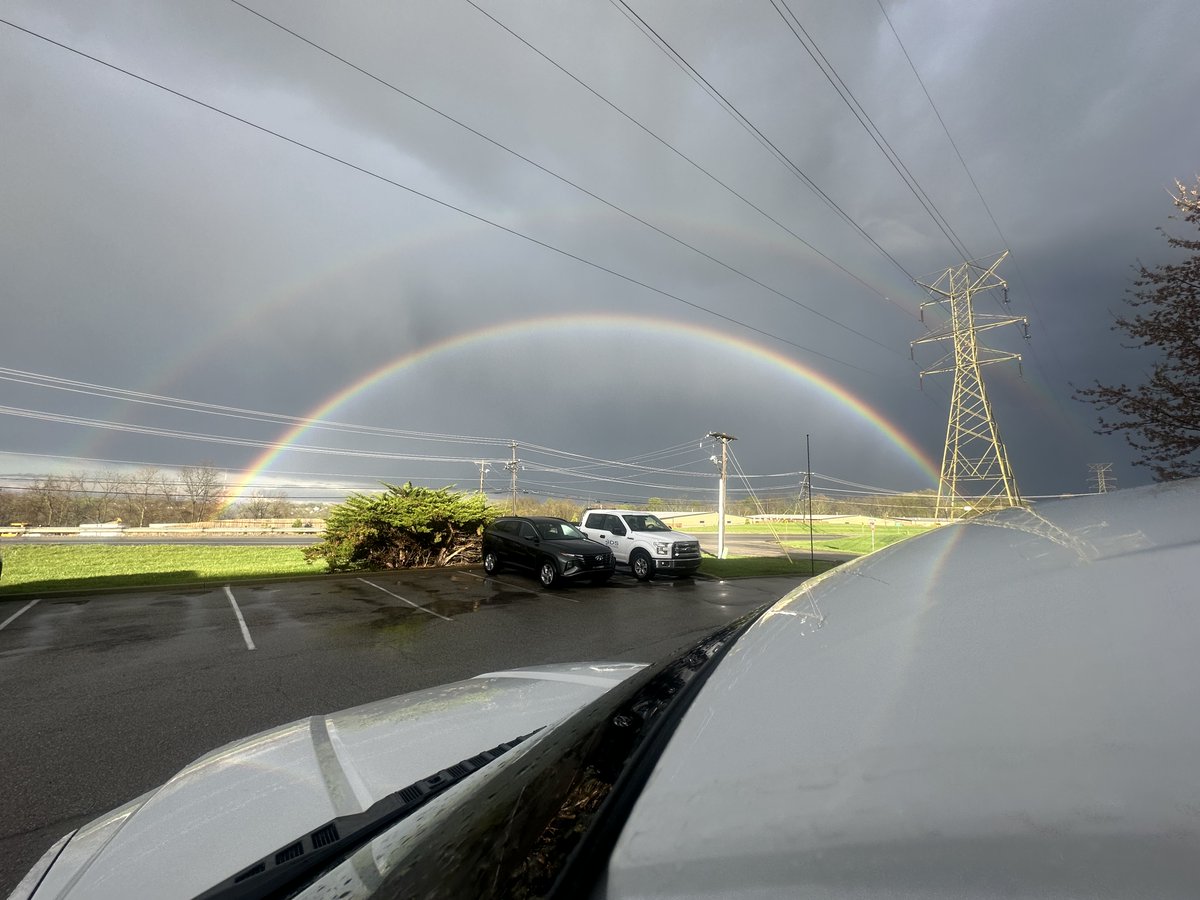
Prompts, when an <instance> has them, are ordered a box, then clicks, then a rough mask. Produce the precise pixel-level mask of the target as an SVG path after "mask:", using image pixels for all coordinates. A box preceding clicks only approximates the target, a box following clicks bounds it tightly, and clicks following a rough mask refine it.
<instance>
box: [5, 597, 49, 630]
mask: <svg viewBox="0 0 1200 900" xmlns="http://www.w3.org/2000/svg"><path fill="white" fill-rule="evenodd" d="M41 599H42V598H41V597H38V599H37V600H30V601H29V602H28V603H26V604H25V605H24V606H22V607H21V608H20V609H18V610H17V611H16V612H15V613H13V614H12V615H11V616H9V617H8V618H7V619H5V620H4V621H3V622H0V631H3V630H4V626H5V625H7V624H8V623H9V622H11V621H12V620H13V619H15V618H16V617H17V616H19V615H20V614H21V613H23V612H25V610H27V609H29V608H30V607H32V606H33V605H34V604H35V603H37V602H38V600H41Z"/></svg>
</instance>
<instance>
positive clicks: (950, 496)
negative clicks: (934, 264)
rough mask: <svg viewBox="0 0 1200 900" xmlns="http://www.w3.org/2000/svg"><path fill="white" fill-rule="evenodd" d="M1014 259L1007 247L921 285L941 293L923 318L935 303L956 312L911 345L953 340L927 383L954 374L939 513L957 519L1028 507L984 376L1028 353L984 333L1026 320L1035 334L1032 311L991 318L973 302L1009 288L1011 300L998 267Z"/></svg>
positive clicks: (926, 372) (929, 372)
mask: <svg viewBox="0 0 1200 900" xmlns="http://www.w3.org/2000/svg"><path fill="white" fill-rule="evenodd" d="M1007 256H1008V251H1007V250H1005V251H1004V253H1002V254H1000V256H999V258H997V259H996V260H995V261H994V262H992V263H991V264H990V265H989V266H987V268H984V267H982V266H981V265H979V264H977V263H976V262H974V261H972V262H965V263H963V264H962V265H960V266H955V267H953V268H949V269H947V270H946V271H945V272H943V273H942V275H941V276H940V277H939V278H938V279H937V280H936V281H935V282H933V283H932V284H925V283H923V282H920V281H918V282H917V284H919V285H921V287H923V288H925V289H926V290H927V291H929V293H930V294H931V295H932V296H933V298H934V299H933V300H930V301H926V302H925V303H923V304H921V320H922V321H924V319H925V307H927V306H943V307H946V308H947V309H948V310H949V313H950V319H949V321H948V322H946V323H944V324H943V325H942V326H941V327H940V328H938V329H936V330H934V331H932V332H930V333H929V334H928V335H926V336H925V337H923V338H919V339H918V340H915V341H913V342H912V345H911V346H912V347H913V348H915V347H916V345H917V344H930V343H937V342H942V341H950V342H952V348H951V350H950V351H949V352H948V353H946V355H944V356H943V357H942V358H941V359H939V360H938V361H937V362H936V363H934V365H933V366H932V367H931V368H929V369H925V370H923V371H922V372H921V378H922V380H923V379H924V377H925V376H926V375H937V374H942V373H946V372H953V373H954V389H953V391H952V393H951V396H950V417H949V420H948V421H947V423H946V444H945V449H944V450H943V451H942V470H941V475H940V477H939V478H938V499H937V513H936V515H937V516H938V517H939V518H941V517H942V516H943V515H948V516H949V518H952V519H953V518H956V517H957V516H958V515H959V514H960V511H961V510H963V509H970V508H972V506H973V507H974V508H980V507H982V508H988V507H992V506H1021V505H1023V504H1022V502H1021V495H1020V493H1019V492H1018V491H1017V481H1016V479H1015V478H1014V477H1013V473H1012V468H1011V467H1010V466H1009V464H1008V454H1007V452H1006V451H1005V449H1004V442H1003V441H1001V439H1000V429H999V426H997V424H996V420H995V418H994V417H993V415H992V408H991V405H990V404H989V403H988V398H987V392H986V390H985V389H984V385H983V375H982V374H981V373H980V369H981V368H982V367H983V366H986V365H991V364H993V363H998V362H1005V361H1007V360H1012V359H1015V360H1016V361H1017V363H1018V365H1020V361H1021V356H1020V354H1018V353H1006V352H1003V351H1000V350H993V349H991V348H989V347H984V346H982V345H981V344H980V343H979V340H978V338H977V335H978V334H979V332H981V331H987V330H989V329H992V328H999V327H1001V326H1002V325H1017V324H1020V325H1023V326H1024V329H1025V338H1026V339H1028V338H1029V320H1028V319H1027V318H1025V317H1024V316H1009V315H985V314H982V313H977V312H975V310H974V309H973V306H972V300H973V299H974V296H975V295H976V294H979V293H983V292H984V291H990V290H992V289H994V288H1001V289H1003V291H1004V302H1005V303H1007V302H1008V284H1007V282H1005V281H1004V279H1002V278H1000V277H999V276H998V275H997V274H996V268H997V267H998V266H999V265H1000V263H1001V262H1003V261H1004V259H1005V257H1007ZM914 358H915V355H914Z"/></svg>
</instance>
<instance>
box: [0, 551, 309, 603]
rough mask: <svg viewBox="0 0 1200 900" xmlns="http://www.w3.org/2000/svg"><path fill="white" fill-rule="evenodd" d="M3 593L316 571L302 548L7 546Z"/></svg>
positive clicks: (0, 585) (0, 593) (1, 581)
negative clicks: (302, 551)
mask: <svg viewBox="0 0 1200 900" xmlns="http://www.w3.org/2000/svg"><path fill="white" fill-rule="evenodd" d="M3 553H4V574H3V577H2V578H0V597H3V596H5V595H7V594H18V593H19V594H29V593H37V592H41V591H45V592H50V591H66V590H98V589H102V588H126V587H154V586H159V585H173V584H189V583H194V582H203V581H229V580H234V579H243V578H280V577H294V576H302V575H315V574H320V573H323V572H325V571H326V569H325V564H324V563H323V562H322V563H313V564H311V565H310V564H309V563H307V562H305V560H304V556H303V555H302V553H301V548H300V547H226V546H193V545H186V544H161V545H138V546H119V545H111V544H48V545H45V546H29V545H26V544H21V545H18V546H13V545H11V544H8V545H5V546H4V548H3Z"/></svg>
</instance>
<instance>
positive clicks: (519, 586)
mask: <svg viewBox="0 0 1200 900" xmlns="http://www.w3.org/2000/svg"><path fill="white" fill-rule="evenodd" d="M463 574H464V575H470V576H471V577H472V578H478V579H479V580H480V581H494V582H496V584H498V585H500V586H501V587H506V588H512V589H513V590H514V591H524V592H525V593H527V594H534V595H536V596H538V597H542V596H549V597H556V598H558V599H559V600H566V601H568V602H570V603H578V602H579V601H578V600H576V599H574V598H572V597H564V596H563V595H562V594H556V593H554V592H553V591H535V590H534V589H533V588H527V587H525V585H523V584H513V583H512V582H511V581H501V580H500V579H499V578H497V577H496V576H495V575H476V574H475V573H474V572H463Z"/></svg>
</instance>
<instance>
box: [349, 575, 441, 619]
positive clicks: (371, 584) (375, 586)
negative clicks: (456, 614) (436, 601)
mask: <svg viewBox="0 0 1200 900" xmlns="http://www.w3.org/2000/svg"><path fill="white" fill-rule="evenodd" d="M358 580H359V581H361V582H362V583H363V584H369V585H370V586H371V587H373V588H376V589H378V590H381V591H383V592H384V593H385V594H387V595H388V596H389V597H395V598H396V599H397V600H403V601H404V602H405V603H407V604H408V605H409V606H411V607H412V608H413V609H419V610H420V611H421V612H423V613H429V614H430V615H431V616H437V617H438V618H439V619H444V620H445V621H447V622H453V621H454V620H453V619H451V618H450V617H449V616H443V615H442V614H441V613H435V612H434V611H433V610H432V609H426V608H425V607H423V606H418V605H417V604H415V603H413V602H412V601H411V600H409V599H408V598H407V597H401V596H400V595H399V594H393V593H392V592H391V591H389V590H388V589H387V588H385V587H381V586H380V585H378V584H376V583H375V582H373V581H367V579H365V578H360V579H358Z"/></svg>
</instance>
